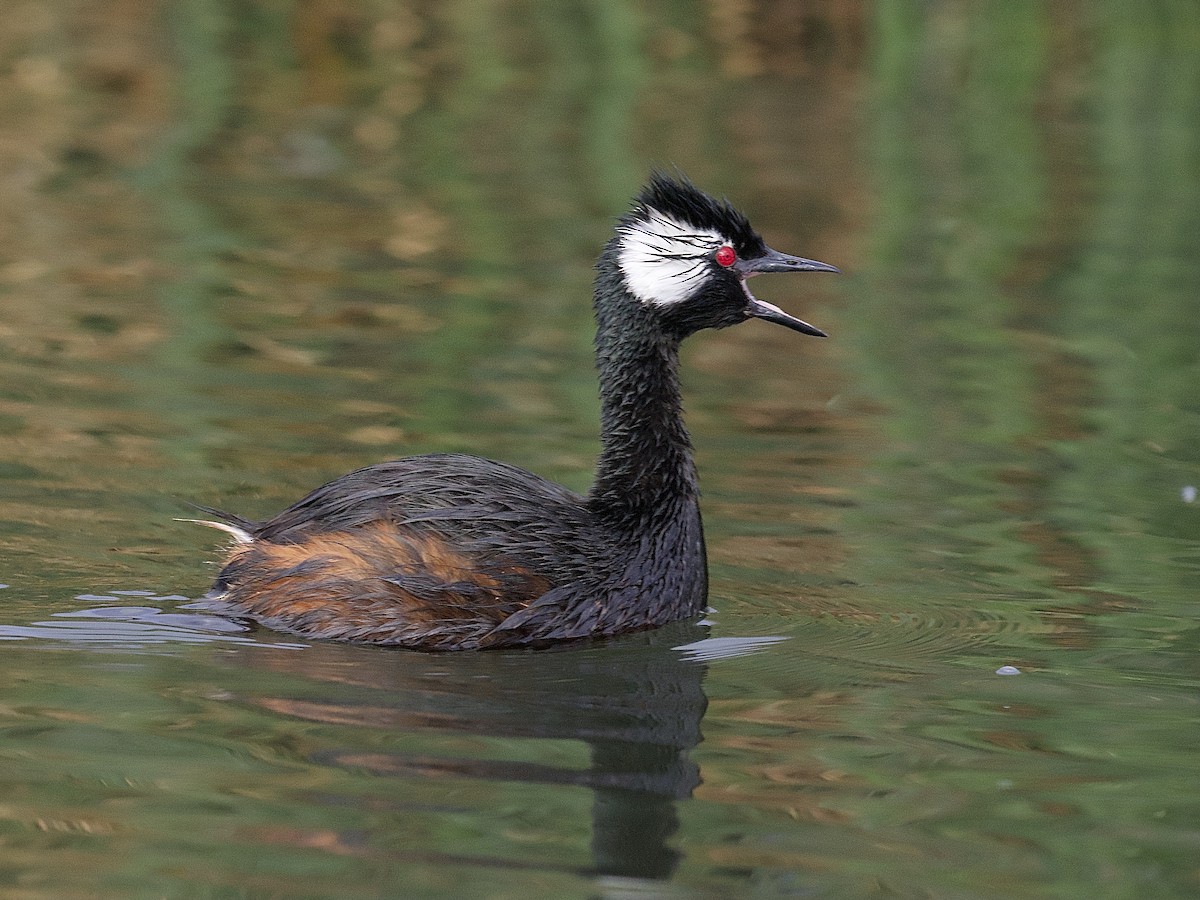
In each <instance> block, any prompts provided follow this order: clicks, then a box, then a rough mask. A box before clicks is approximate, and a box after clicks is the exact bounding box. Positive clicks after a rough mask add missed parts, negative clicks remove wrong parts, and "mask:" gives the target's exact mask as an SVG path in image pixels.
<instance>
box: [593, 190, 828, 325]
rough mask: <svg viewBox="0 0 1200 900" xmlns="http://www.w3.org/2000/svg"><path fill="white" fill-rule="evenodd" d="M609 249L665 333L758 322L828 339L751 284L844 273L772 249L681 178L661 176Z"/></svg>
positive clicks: (732, 212)
mask: <svg viewBox="0 0 1200 900" xmlns="http://www.w3.org/2000/svg"><path fill="white" fill-rule="evenodd" d="M609 246H610V253H611V256H612V258H615V262H616V266H617V268H618V270H619V272H620V276H621V279H622V281H623V282H624V288H625V290H626V292H628V294H630V295H632V296H633V297H634V298H636V300H637V301H638V302H639V303H641V304H642V305H644V306H646V307H648V308H651V309H653V310H655V311H657V312H658V313H659V315H660V317H661V325H662V327H663V329H664V330H666V331H668V332H670V333H672V334H674V335H675V336H677V337H679V338H683V337H686V336H687V335H689V334H692V333H694V332H696V331H699V330H700V329H702V328H724V327H726V326H728V325H736V324H737V323H739V322H745V321H746V320H747V319H752V318H757V319H764V320H766V321H768V322H775V323H777V324H779V325H785V326H787V327H788V328H792V329H794V330H796V331H800V332H803V333H804V334H811V335H815V336H817V337H825V332H823V331H821V330H820V329H819V328H815V327H813V326H812V325H809V324H808V323H807V322H803V321H801V320H800V319H797V318H795V317H794V316H791V315H789V314H787V313H785V312H784V311H783V310H781V309H779V307H777V306H774V305H772V304H770V303H765V302H763V301H762V300H759V299H758V298H757V297H755V296H754V295H753V294H751V293H750V290H749V288H748V287H747V286H746V281H747V279H749V278H750V277H752V276H754V275H759V274H762V273H764V272H837V271H838V269H837V268H835V267H834V266H831V265H828V264H827V263H823V262H817V261H816V260H812V259H803V258H801V257H798V256H789V255H787V254H786V253H780V252H778V251H776V250H772V249H771V248H770V247H768V246H767V245H766V243H765V242H764V241H763V239H762V237H760V236H759V234H758V232H756V231H755V230H754V229H753V228H752V227H751V225H750V222H749V220H748V219H747V218H746V217H745V216H744V215H742V213H740V212H739V211H738V210H736V209H734V208H733V207H732V206H730V205H729V203H728V202H725V201H722V200H716V199H714V198H712V197H710V196H708V195H707V194H705V193H704V192H703V191H701V190H699V189H698V188H697V187H695V186H694V185H693V184H691V183H690V182H689V181H687V180H686V179H684V178H682V177H679V178H672V177H670V176H668V175H665V174H663V173H661V172H655V173H654V174H653V175H652V176H651V178H650V181H649V183H648V184H647V185H646V187H645V188H644V189H643V191H642V193H641V194H640V195H639V196H638V198H637V199H636V201H635V202H634V206H633V208H632V209H631V210H630V211H629V212H628V213H626V215H625V216H624V217H622V219H621V220H620V222H619V223H618V225H617V229H616V236H615V237H614V238H613V241H612V243H611V244H610V245H609ZM606 255H607V254H606Z"/></svg>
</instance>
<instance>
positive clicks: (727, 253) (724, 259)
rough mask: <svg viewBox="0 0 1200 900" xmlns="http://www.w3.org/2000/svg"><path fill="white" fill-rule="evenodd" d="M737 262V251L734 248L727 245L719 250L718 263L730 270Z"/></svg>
mask: <svg viewBox="0 0 1200 900" xmlns="http://www.w3.org/2000/svg"><path fill="white" fill-rule="evenodd" d="M735 262H737V251H736V250H734V249H733V248H732V247H730V246H729V245H728V244H726V245H725V246H724V247H720V248H718V249H717V263H718V264H720V265H722V266H724V267H725V268H727V269H728V268H729V267H730V266H732V265H733V264H734V263H735Z"/></svg>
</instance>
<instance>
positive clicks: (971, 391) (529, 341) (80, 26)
mask: <svg viewBox="0 0 1200 900" xmlns="http://www.w3.org/2000/svg"><path fill="white" fill-rule="evenodd" d="M20 6H21V8H20V9H19V10H14V11H12V13H11V15H10V16H8V17H7V18H8V20H9V24H7V25H6V27H5V29H3V31H2V33H0V61H2V63H3V64H2V65H0V81H2V90H0V109H2V111H3V115H0V175H2V177H0V582H2V583H3V584H4V585H5V587H4V588H3V589H0V600H2V601H3V603H2V606H0V637H3V638H6V639H7V640H4V641H3V642H0V648H2V650H3V653H2V655H0V761H2V765H0V895H3V896H12V897H22V898H25V897H29V898H58V897H83V896H87V897H142V896H145V897H209V896H212V897H283V896H288V897H290V896H296V897H396V896H430V897H439V896H446V897H462V896H471V897H473V896H481V897H483V896H486V897H529V896H555V897H594V896H606V897H625V896H634V895H636V896H679V897H691V896H711V897H735V896H736V897H746V896H763V897H775V896H797V897H865V896H900V897H946V898H974V897H981V898H982V897H988V898H990V897H1004V898H1013V897H1047V898H1076V897H1078V898H1097V897H1104V898H1108V897H1112V898H1124V897H1189V896H1195V895H1197V894H1200V862H1198V860H1200V801H1198V800H1197V796H1196V784H1197V772H1200V765H1198V763H1197V759H1198V757H1197V747H1198V746H1200V691H1198V688H1200V627H1198V625H1197V622H1198V620H1200V592H1198V583H1200V579H1198V575H1200V501H1197V499H1196V487H1197V486H1198V485H1200V441H1198V439H1197V435H1198V434H1200V401H1198V399H1197V397H1198V396H1200V394H1198V391H1197V388H1198V386H1200V363H1198V361H1197V347H1198V346H1200V315H1198V313H1197V297H1198V295H1200V253H1198V250H1200V247H1198V246H1197V238H1196V235H1197V233H1198V232H1200V77H1198V75H1200V71H1198V69H1200V15H1197V11H1196V9H1195V7H1194V6H1193V5H1192V4H1187V3H1164V4H1161V5H1153V6H1151V7H1146V8H1143V7H1141V6H1136V5H1127V4H1119V3H1115V2H1114V3H1111V4H1105V3H1098V4H1075V3H1067V4H1054V5H1052V7H1050V8H1041V7H1040V6H1039V7H1035V6H1030V7H1024V6H1022V7H1018V6H1013V5H1009V4H1002V5H994V6H993V7H987V6H986V5H982V6H980V5H969V4H955V3H930V4H920V5H915V4H881V5H878V6H876V5H871V4H860V3H838V2H828V3H822V4H811V5H810V4H803V5H802V4H791V3H785V2H777V3H747V4H741V3H712V4H672V3H652V4H649V5H645V4H626V3H620V2H605V3H586V4H576V5H566V4H562V5H552V4H519V3H510V2H504V0H497V2H492V3H468V2H442V3H436V4H435V3H369V2H361V3H356V2H324V0H316V2H308V3H301V4H296V5H295V6H287V5H279V4H276V5H269V4H236V3H230V4H219V3H209V2H196V3H187V4H171V3H167V4H152V5H149V6H147V5H145V4H138V3H117V4H111V3H109V4H99V3H88V2H84V3H76V4H61V5H44V4H36V3H27V4H21V5H20ZM655 162H658V163H671V164H676V165H678V166H680V167H682V168H683V169H685V170H686V171H688V172H689V173H690V174H691V175H692V177H693V178H694V179H695V180H697V181H698V182H699V183H701V184H702V185H704V186H706V187H709V188H710V189H712V190H714V191H717V192H720V193H724V194H727V195H729V196H730V197H731V198H733V199H735V200H736V201H737V202H738V204H739V205H740V206H742V207H743V208H744V209H746V210H747V211H748V212H749V213H750V214H751V216H752V218H753V220H754V222H755V223H756V225H757V226H758V227H759V228H760V229H761V230H762V231H763V232H764V233H765V235H766V237H767V239H768V240H769V241H770V242H771V243H772V244H773V245H775V246H777V247H779V248H780V249H784V250H790V251H793V252H797V253H802V254H804V255H807V256H813V257H816V258H819V259H826V260H828V261H830V262H833V263H836V264H838V265H839V266H841V267H842V268H843V269H844V270H845V271H846V272H847V274H846V275H845V276H843V277H841V278H839V279H832V278H815V277H810V278H794V279H790V280H789V279H784V278H780V279H778V280H776V281H772V280H770V279H763V280H762V282H761V283H759V282H756V289H758V288H760V287H761V290H760V295H761V296H763V297H764V298H769V299H771V300H773V301H774V302H777V303H780V304H782V305H784V306H786V307H787V308H788V309H789V310H791V311H793V312H796V313H798V314H800V315H802V316H804V317H805V318H806V319H809V320H811V321H813V322H814V323H816V324H818V325H820V326H821V327H823V328H825V329H826V330H828V331H829V332H830V333H831V334H832V335H833V337H832V338H831V339H830V340H828V341H815V340H811V339H805V338H801V337H799V336H797V335H795V334H792V333H790V332H785V331H783V330H782V329H771V328H769V327H768V326H766V325H762V324H757V325H756V324H751V325H746V326H744V327H742V328H739V329H734V330H731V331H727V332H722V333H720V334H706V335H702V336H700V337H698V338H697V339H695V340H693V341H692V343H691V345H690V346H689V347H688V350H687V353H686V354H685V369H686V376H685V377H686V394H687V400H688V413H689V420H688V421H689V425H690V427H691V429H692V432H693V436H694V438H695V441H696V443H697V446H698V451H699V457H700V459H699V462H700V467H701V474H702V480H703V484H704V489H705V509H704V512H705V517H706V522H707V524H708V532H709V542H710V553H711V561H712V570H713V590H712V597H711V602H712V604H713V606H714V608H715V612H714V613H713V614H712V615H711V617H710V619H709V621H708V622H707V623H706V624H699V625H697V624H690V623H688V624H683V625H679V626H677V627H672V628H668V629H664V630H663V631H660V632H657V633H654V634H650V635H640V636H636V637H633V638H629V639H626V640H620V641H616V642H612V643H610V644H606V645H603V646H592V647H586V648H582V649H579V648H576V649H571V650H563V651H557V652H546V653H517V654H508V653H494V654H482V655H480V654H475V655H469V654H462V655H451V656H428V655H421V654H412V653H405V652H388V651H382V650H378V649H373V648H361V647H350V646H343V645H332V644H312V643H306V642H302V641H297V640H294V639H292V638H288V637H286V636H281V635H275V634H271V633H269V632H266V631H252V632H251V631H243V630H240V629H238V628H237V626H236V625H233V624H231V623H228V622H224V621H222V620H219V619H209V618H204V617H200V616H196V615H193V614H190V613H188V611H187V610H186V609H184V608H183V607H184V606H185V605H186V599H187V598H190V597H195V596H197V595H198V594H200V593H202V592H203V591H204V590H205V589H206V587H207V582H208V581H209V579H210V578H211V577H212V574H213V572H214V567H213V563H214V561H215V560H216V559H217V557H218V548H219V545H220V538H219V535H216V534H215V533H208V532H204V531H202V530H200V529H196V528H194V526H190V525H186V524H184V523H180V522H176V521H175V518H177V517H187V516H189V515H192V511H191V509H190V507H189V506H188V505H187V503H188V501H195V502H200V503H208V504H213V505H219V506H222V507H225V508H229V509H232V510H234V511H237V512H239V513H242V514H244V515H247V516H251V517H253V516H258V515H265V514H268V513H270V512H272V511H274V510H276V509H278V508H280V507H282V506H284V505H286V504H287V503H289V502H291V501H292V500H294V499H296V498H297V497H298V496H300V495H301V494H302V493H303V492H304V491H306V490H307V489H309V488H311V487H313V486H315V485H317V484H319V483H321V482H322V481H324V480H327V479H328V478H330V477H333V476H335V475H338V474H340V473H342V472H344V471H347V470H349V469H350V468H352V467H354V466H357V465H361V464H365V463H368V462H372V461H376V460H379V459H383V458H387V457H390V456H395V455H404V454H409V453H418V452H426V451H432V450H463V451H468V452H475V453H480V454H483V455H488V456H493V457H498V458H503V459H507V460H511V461H513V462H517V463H519V464H522V465H525V466H527V467H529V468H532V469H534V470H535V471H538V472H540V473H542V474H545V475H547V476H549V477H554V478H557V479H559V480H561V481H563V482H565V483H567V484H569V485H570V486H572V487H574V488H577V489H583V488H585V487H586V485H587V483H588V480H589V475H590V466H591V461H592V458H593V455H594V453H595V450H596V438H595V430H596V400H595V384H594V380H593V375H592V371H591V361H590V340H591V319H590V309H589V306H588V302H587V301H588V292H589V280H590V265H591V261H592V259H593V257H594V255H595V253H596V251H597V249H598V248H599V246H600V245H601V244H602V242H603V241H604V240H605V239H606V236H607V233H608V229H609V227H610V224H611V222H612V219H613V217H614V216H616V215H617V214H618V213H619V212H621V211H622V210H623V208H624V206H625V204H626V202H627V200H628V197H629V196H630V195H631V194H632V193H633V192H634V191H635V190H636V188H637V186H638V184H639V182H640V181H641V179H642V178H644V176H645V173H646V172H647V171H648V169H649V167H650V165H651V164H652V163H655ZM1004 666H1010V667H1015V668H1016V669H1018V670H1019V672H1020V674H1018V675H1001V674H997V672H998V670H1001V667H1004Z"/></svg>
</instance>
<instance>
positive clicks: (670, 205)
mask: <svg viewBox="0 0 1200 900" xmlns="http://www.w3.org/2000/svg"><path fill="white" fill-rule="evenodd" d="M636 203H637V205H636V206H635V208H634V209H633V211H632V212H631V213H630V215H629V217H628V218H638V216H639V213H641V212H644V210H645V209H646V208H651V209H656V210H658V211H659V212H662V213H666V214H667V215H669V216H671V217H672V218H674V219H678V220H679V221H680V222H685V223H687V224H688V225H692V226H694V227H696V228H702V229H711V230H713V231H717V232H720V233H721V234H723V235H725V237H727V238H729V239H730V240H731V241H732V242H733V246H734V248H735V249H736V250H737V252H738V255H739V256H742V257H754V256H758V255H761V254H762V253H763V252H765V250H766V244H765V243H764V242H763V239H762V237H761V236H760V235H759V234H758V232H757V231H755V230H754V228H753V227H751V225H750V220H749V219H747V218H746V217H745V216H744V215H742V213H740V212H739V211H738V210H736V209H734V208H733V206H731V205H730V204H729V201H728V200H717V199H716V198H714V197H710V196H709V195H708V194H706V193H704V191H702V190H700V188H698V187H696V186H695V185H694V184H692V183H691V182H690V181H689V180H688V179H687V176H685V175H683V174H682V173H677V174H676V175H674V176H671V175H668V174H667V173H665V172H663V171H661V170H657V169H656V170H655V171H654V172H652V173H651V174H650V180H649V181H648V182H647V183H646V186H645V187H644V188H642V192H641V194H639V195H638V197H637V201H636Z"/></svg>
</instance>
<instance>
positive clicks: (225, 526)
mask: <svg viewBox="0 0 1200 900" xmlns="http://www.w3.org/2000/svg"><path fill="white" fill-rule="evenodd" d="M175 521H176V522H191V523H192V524H193V525H203V526H205V527H206V528H215V529H217V530H218V531H224V532H226V533H228V534H232V535H233V539H234V540H235V541H237V542H238V543H239V544H252V543H254V538H252V537H251V536H250V535H249V533H248V532H246V531H245V530H244V529H242V528H238V527H237V526H236V525H230V524H229V523H228V522H213V521H211V520H209V519H176V520H175Z"/></svg>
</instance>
